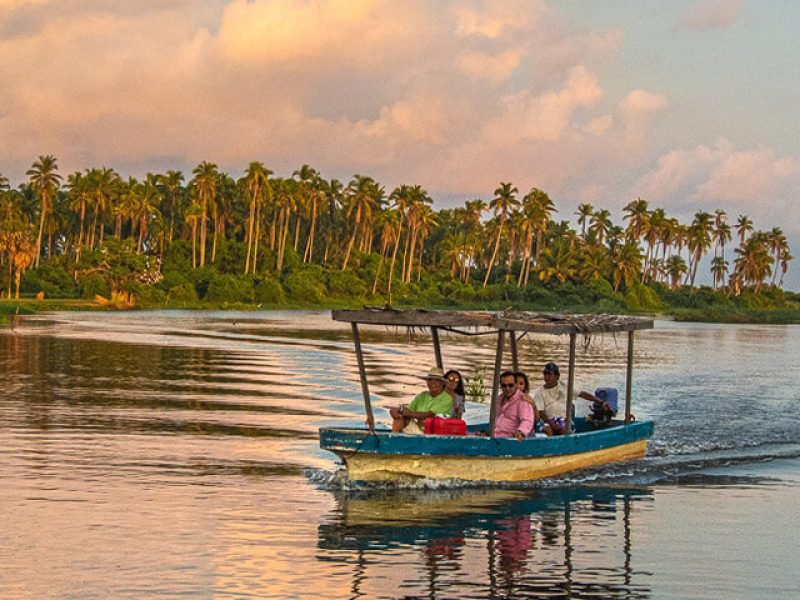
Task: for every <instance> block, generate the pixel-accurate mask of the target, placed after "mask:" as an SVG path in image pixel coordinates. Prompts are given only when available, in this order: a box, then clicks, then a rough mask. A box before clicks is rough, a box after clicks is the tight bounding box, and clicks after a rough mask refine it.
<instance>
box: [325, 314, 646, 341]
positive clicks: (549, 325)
mask: <svg viewBox="0 0 800 600" xmlns="http://www.w3.org/2000/svg"><path fill="white" fill-rule="evenodd" d="M332 316H333V319H334V320H335V321H344V322H347V323H363V324H368V325H386V326H399V327H438V328H441V329H449V330H455V329H466V328H486V329H494V330H500V329H502V330H505V331H520V332H526V331H530V332H534V333H550V334H554V335H564V334H572V333H576V334H578V333H582V334H592V333H610V332H617V331H635V330H639V329H652V328H653V319H651V318H647V317H632V316H626V315H567V314H559V313H537V312H523V311H503V312H478V311H475V312H473V311H455V310H422V309H413V310H396V309H393V308H364V309H361V310H334V311H333V315H332Z"/></svg>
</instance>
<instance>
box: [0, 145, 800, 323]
mask: <svg viewBox="0 0 800 600" xmlns="http://www.w3.org/2000/svg"><path fill="white" fill-rule="evenodd" d="M27 175H28V180H27V181H26V182H23V183H21V184H19V185H18V186H17V187H16V188H12V187H11V186H10V184H9V181H8V179H7V178H5V177H3V176H2V175H0V273H2V274H3V275H2V276H1V277H2V279H0V281H2V283H0V290H2V295H3V297H4V298H5V300H4V301H3V302H0V314H14V313H17V312H19V313H22V312H25V311H30V310H41V309H50V310H51V309H56V308H57V309H69V308H73V307H79V308H86V307H87V306H95V305H97V303H103V304H105V305H107V306H109V307H118V308H119V307H127V306H128V305H130V304H135V305H136V306H141V307H146V308H156V307H168V308H199V307H221V308H247V307H321V306H324V307H331V306H360V305H363V304H374V305H385V304H391V305H393V306H442V307H463V308H492V309H503V308H509V307H514V308H518V309H531V310H566V311H573V312H641V313H667V314H673V315H675V316H676V317H677V318H681V319H697V320H721V321H756V322H800V298H798V295H797V294H792V293H787V292H784V291H783V290H782V287H783V280H784V276H785V274H786V271H787V268H788V264H789V262H790V261H791V260H792V259H793V256H792V255H791V254H790V252H789V247H788V244H787V241H786V237H785V236H784V235H783V232H782V231H781V229H780V228H779V227H773V228H772V229H771V230H769V231H758V230H755V228H754V225H753V223H752V222H751V221H750V219H749V218H748V217H747V216H745V215H739V217H738V219H737V222H736V225H735V226H734V227H732V226H731V225H729V224H728V222H727V215H726V213H725V211H723V210H716V211H715V212H714V213H713V214H711V213H706V212H703V211H699V212H697V213H696V214H695V215H694V219H693V221H692V222H691V223H689V224H682V223H679V222H678V221H677V220H676V219H674V218H671V217H668V216H667V214H666V213H665V211H664V210H663V209H661V208H655V209H651V208H650V207H649V205H648V202H647V201H646V200H643V199H641V198H639V199H636V200H634V201H632V202H630V203H629V204H628V205H627V206H626V207H625V209H624V213H625V214H624V221H625V222H626V223H625V226H624V227H623V226H620V225H615V224H614V223H613V222H612V221H611V213H610V211H608V210H606V209H595V208H594V207H593V206H592V205H590V204H582V205H580V206H579V208H578V212H577V213H576V215H575V216H576V217H577V219H576V222H577V225H578V228H579V229H578V230H576V229H573V228H572V227H571V225H570V222H569V221H567V220H561V221H556V220H555V219H554V218H553V215H554V214H555V213H557V209H556V206H555V203H554V202H553V201H552V200H551V199H550V197H549V196H548V195H547V193H546V192H544V191H542V190H539V189H536V188H533V189H531V190H530V191H528V192H527V193H526V194H524V195H521V194H520V192H519V190H518V189H517V188H516V187H515V186H514V185H513V184H511V183H509V182H501V183H500V184H499V186H498V188H497V189H496V190H495V191H494V195H493V197H492V198H491V199H490V200H489V201H488V202H487V201H484V200H481V199H475V200H470V201H468V202H466V203H465V204H464V206H463V207H456V208H452V209H443V210H439V211H434V210H433V209H432V208H431V205H432V199H431V198H430V196H429V195H428V194H427V192H426V191H425V190H424V189H422V188H421V187H420V186H419V185H401V186H398V187H397V188H396V189H394V190H392V191H391V192H390V193H388V194H386V192H385V190H384V188H383V187H382V186H381V185H380V184H379V183H378V182H376V181H375V180H374V179H372V178H371V177H368V176H365V175H355V176H354V177H353V179H352V180H351V181H350V182H349V183H348V184H347V185H344V184H342V183H341V182H339V181H337V180H335V179H334V180H330V181H328V180H325V179H323V178H322V177H321V176H320V175H319V173H317V171H315V170H314V169H313V168H311V167H309V166H308V165H303V166H302V167H301V168H300V169H298V170H297V171H295V172H294V173H293V174H292V176H291V177H275V176H273V173H272V171H270V170H269V169H267V168H266V167H265V166H264V165H263V164H261V163H258V162H253V163H250V165H248V167H247V168H246V169H245V170H244V172H243V174H242V176H241V177H240V178H239V179H235V178H233V177H232V176H230V175H228V174H226V173H223V172H220V171H219V170H218V168H217V166H216V165H214V164H212V163H209V162H202V163H201V164H200V165H198V166H197V168H196V169H194V171H193V172H192V178H191V179H190V180H189V181H188V182H187V181H186V180H185V177H184V175H183V174H182V173H180V172H177V171H168V172H167V173H162V174H153V173H148V174H147V175H145V177H144V179H142V180H138V179H135V178H129V179H127V180H123V179H122V178H121V177H120V176H119V175H118V174H117V173H116V172H115V171H114V170H113V169H110V168H106V167H103V168H93V169H87V170H86V171H85V172H76V173H73V174H71V175H69V176H68V177H67V178H66V181H65V180H64V179H63V177H62V176H61V175H60V174H59V173H58V165H57V160H56V159H55V158H54V157H53V156H41V157H39V159H38V160H37V161H36V162H34V164H33V165H32V167H31V169H30V170H29V171H28V173H27ZM734 233H735V238H736V241H737V243H736V244H735V247H734V248H733V252H732V253H731V251H730V246H731V245H734V244H732V239H733V237H734ZM726 250H727V253H728V255H729V256H730V255H731V254H732V255H733V260H732V262H731V261H730V260H729V259H728V258H726ZM712 252H713V254H712ZM707 255H708V259H707V261H706V262H705V263H704V264H710V269H711V270H710V275H711V281H712V282H713V283H712V286H711V287H705V286H697V285H695V281H696V277H697V273H698V269H699V268H700V264H701V262H704V257H706V256H707ZM37 295H38V296H39V297H40V298H41V297H43V298H45V300H40V301H37V300H33V299H32V298H34V297H36V296H37ZM11 298H15V299H16V300H11ZM20 298H22V300H20ZM52 299H60V300H61V302H60V303H55V304H54V303H53V300H52ZM95 301H96V302H95Z"/></svg>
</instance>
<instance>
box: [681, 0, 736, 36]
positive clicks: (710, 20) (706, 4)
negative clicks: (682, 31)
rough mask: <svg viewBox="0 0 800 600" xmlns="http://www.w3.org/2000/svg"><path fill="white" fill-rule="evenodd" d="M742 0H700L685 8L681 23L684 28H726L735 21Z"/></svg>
mask: <svg viewBox="0 0 800 600" xmlns="http://www.w3.org/2000/svg"><path fill="white" fill-rule="evenodd" d="M743 4H744V2H743V0H700V1H698V2H696V3H695V4H694V5H693V6H690V8H689V9H688V10H687V12H686V14H685V15H684V17H683V19H682V21H681V25H682V26H683V27H685V28H686V29H696V30H704V29H727V28H728V27H731V26H733V25H734V24H735V23H736V20H737V19H738V18H739V14H740V13H741V11H742V5H743Z"/></svg>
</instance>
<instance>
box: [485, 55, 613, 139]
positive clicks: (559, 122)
mask: <svg viewBox="0 0 800 600" xmlns="http://www.w3.org/2000/svg"><path fill="white" fill-rule="evenodd" d="M602 96H603V90H602V89H601V88H600V86H599V85H598V83H597V79H596V78H595V77H594V75H592V74H591V73H590V72H589V71H588V70H587V69H586V68H585V67H584V66H582V65H578V66H576V67H574V68H573V69H572V71H571V72H570V73H569V76H568V78H567V81H566V82H564V85H563V87H562V89H560V90H557V91H551V92H545V93H542V94H538V95H536V94H533V93H532V92H531V91H529V90H525V91H523V92H520V93H517V94H512V95H508V96H504V97H502V98H500V99H499V101H498V104H499V108H500V114H499V115H498V116H497V117H496V118H495V119H493V120H492V121H490V122H489V123H488V124H487V126H486V128H485V130H484V136H485V137H486V139H488V140H490V141H492V142H494V143H504V142H505V143H509V142H514V141H517V140H531V141H550V142H552V141H556V140H558V139H559V138H561V137H562V135H564V134H565V132H566V131H567V130H568V129H569V127H570V124H571V121H572V118H573V116H574V114H575V111H576V110H577V109H579V108H582V107H591V106H593V105H594V104H596V103H597V102H598V101H599V100H600V98H602Z"/></svg>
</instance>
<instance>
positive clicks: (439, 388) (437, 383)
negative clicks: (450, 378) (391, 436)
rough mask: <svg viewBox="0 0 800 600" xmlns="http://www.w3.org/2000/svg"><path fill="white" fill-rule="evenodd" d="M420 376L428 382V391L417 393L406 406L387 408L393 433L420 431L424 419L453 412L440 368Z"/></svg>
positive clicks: (451, 400)
mask: <svg viewBox="0 0 800 600" xmlns="http://www.w3.org/2000/svg"><path fill="white" fill-rule="evenodd" d="M420 378H421V379H424V380H425V383H427V384H428V391H427V392H422V393H421V394H418V395H417V396H416V397H415V398H414V399H413V400H412V401H411V404H409V405H408V406H406V405H404V404H401V405H400V406H398V407H397V408H392V409H390V410H389V414H390V415H391V416H392V431H394V432H395V433H399V432H403V433H414V434H417V433H422V432H423V430H422V424H423V422H424V421H425V419H427V418H428V417H435V416H436V415H450V414H451V413H452V412H453V399H452V398H451V397H450V394H448V393H447V392H446V391H445V389H444V384H445V379H444V373H443V372H442V370H441V369H439V368H437V367H434V368H432V369H431V370H430V371H428V374H427V375H423V376H421V377H420Z"/></svg>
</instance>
